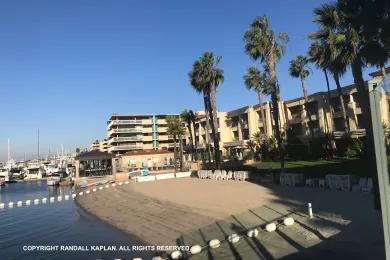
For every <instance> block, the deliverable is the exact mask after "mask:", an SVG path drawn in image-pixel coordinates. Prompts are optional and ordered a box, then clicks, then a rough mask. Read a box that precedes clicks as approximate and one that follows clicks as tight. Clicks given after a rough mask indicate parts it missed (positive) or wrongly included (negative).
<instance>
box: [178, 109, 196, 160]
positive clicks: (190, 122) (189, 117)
mask: <svg viewBox="0 0 390 260" xmlns="http://www.w3.org/2000/svg"><path fill="white" fill-rule="evenodd" d="M180 117H181V119H182V120H183V121H184V122H185V123H186V125H187V129H188V133H189V136H190V145H191V154H192V156H191V157H192V160H194V159H195V156H194V154H196V152H195V149H194V137H193V135H192V129H194V130H195V119H196V118H195V114H194V112H193V111H192V110H187V109H185V110H184V111H183V112H181V114H180Z"/></svg>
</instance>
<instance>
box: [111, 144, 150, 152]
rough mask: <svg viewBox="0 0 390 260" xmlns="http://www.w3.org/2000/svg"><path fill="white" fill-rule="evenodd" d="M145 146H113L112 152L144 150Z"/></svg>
mask: <svg viewBox="0 0 390 260" xmlns="http://www.w3.org/2000/svg"><path fill="white" fill-rule="evenodd" d="M142 148H143V145H142V144H140V145H139V144H137V145H118V146H111V147H110V149H109V150H110V151H126V150H138V149H142Z"/></svg>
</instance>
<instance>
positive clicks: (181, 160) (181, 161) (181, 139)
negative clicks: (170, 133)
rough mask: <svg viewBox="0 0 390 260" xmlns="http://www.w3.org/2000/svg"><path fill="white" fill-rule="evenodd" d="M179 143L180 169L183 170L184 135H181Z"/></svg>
mask: <svg viewBox="0 0 390 260" xmlns="http://www.w3.org/2000/svg"><path fill="white" fill-rule="evenodd" d="M179 145H180V158H179V160H180V171H181V172H183V169H184V168H183V137H182V135H179Z"/></svg>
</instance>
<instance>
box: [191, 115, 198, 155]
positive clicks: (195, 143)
mask: <svg viewBox="0 0 390 260" xmlns="http://www.w3.org/2000/svg"><path fill="white" fill-rule="evenodd" d="M191 124H192V127H193V128H194V133H195V122H194V121H192V122H191ZM194 137H195V138H194V145H195V161H198V140H197V139H196V133H195V136H194Z"/></svg>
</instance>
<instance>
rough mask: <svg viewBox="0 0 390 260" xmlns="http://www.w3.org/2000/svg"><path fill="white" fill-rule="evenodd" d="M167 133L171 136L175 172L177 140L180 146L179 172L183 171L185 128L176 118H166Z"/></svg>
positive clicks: (179, 119)
mask: <svg viewBox="0 0 390 260" xmlns="http://www.w3.org/2000/svg"><path fill="white" fill-rule="evenodd" d="M166 121H167V133H168V134H169V135H172V136H173V143H174V148H173V157H174V161H175V164H174V165H175V172H176V171H177V153H178V151H177V141H178V140H179V146H180V156H179V160H180V170H181V171H183V136H184V135H185V128H184V124H183V121H182V120H181V118H180V117H178V116H167V118H166Z"/></svg>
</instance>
